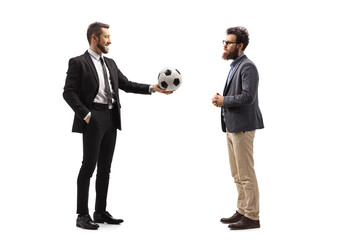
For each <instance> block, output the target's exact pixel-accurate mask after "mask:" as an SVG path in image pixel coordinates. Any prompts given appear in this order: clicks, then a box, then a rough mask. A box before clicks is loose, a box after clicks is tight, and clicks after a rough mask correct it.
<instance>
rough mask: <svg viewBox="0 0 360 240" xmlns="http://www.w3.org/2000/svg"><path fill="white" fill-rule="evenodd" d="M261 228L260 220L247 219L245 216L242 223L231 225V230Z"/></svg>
mask: <svg viewBox="0 0 360 240" xmlns="http://www.w3.org/2000/svg"><path fill="white" fill-rule="evenodd" d="M259 227H260V221H259V220H251V219H250V218H247V217H245V216H244V217H243V218H242V219H241V220H240V221H238V222H236V223H233V224H230V225H229V228H231V230H241V229H250V228H259Z"/></svg>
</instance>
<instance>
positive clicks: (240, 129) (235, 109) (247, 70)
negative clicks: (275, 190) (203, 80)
mask: <svg viewBox="0 0 360 240" xmlns="http://www.w3.org/2000/svg"><path fill="white" fill-rule="evenodd" d="M223 42H224V53H223V59H224V60H230V59H231V60H234V61H233V62H232V63H231V69H230V72H229V75H228V78H227V81H226V84H225V89H224V93H223V96H222V95H220V94H218V93H217V94H216V95H215V96H214V97H213V99H212V103H213V104H214V105H215V106H217V107H221V126H222V130H223V131H224V132H226V136H227V144H228V152H229V160H230V169H231V175H232V177H233V178H234V181H235V184H236V187H237V190H238V201H237V208H238V210H237V211H236V212H235V214H234V215H233V216H232V217H230V218H222V219H221V222H223V223H228V224H229V223H230V225H229V227H230V228H231V229H248V228H259V227H260V221H259V190H258V184H257V180H256V174H255V169H254V159H253V141H254V136H255V130H256V129H261V128H264V124H263V120H262V115H261V112H260V109H259V104H258V85H259V75H258V71H257V69H256V66H255V64H254V63H253V62H252V61H250V60H249V59H248V58H247V57H246V55H245V54H244V50H245V48H246V47H247V45H248V43H249V34H248V31H247V30H246V28H244V27H234V28H229V29H227V36H226V40H224V41H223Z"/></svg>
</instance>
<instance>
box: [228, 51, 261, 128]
mask: <svg viewBox="0 0 360 240" xmlns="http://www.w3.org/2000/svg"><path fill="white" fill-rule="evenodd" d="M258 85H259V74H258V71H257V69H256V66H255V64H254V63H253V62H252V61H250V59H248V58H247V57H246V55H244V56H242V57H241V58H240V59H237V60H236V62H235V66H234V70H233V71H232V73H231V76H230V81H229V84H226V85H225V88H224V93H223V95H224V106H223V110H224V116H225V121H224V117H223V116H221V126H222V130H223V131H224V132H226V129H227V130H228V131H229V132H231V133H236V132H245V131H252V130H255V129H261V128H264V123H263V119H262V115H261V112H260V108H259V101H258Z"/></svg>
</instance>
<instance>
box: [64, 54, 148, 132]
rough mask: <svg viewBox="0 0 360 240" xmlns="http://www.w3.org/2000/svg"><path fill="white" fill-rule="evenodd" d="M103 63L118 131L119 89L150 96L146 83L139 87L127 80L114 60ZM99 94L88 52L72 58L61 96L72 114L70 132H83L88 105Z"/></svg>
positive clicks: (89, 105) (89, 109)
mask: <svg viewBox="0 0 360 240" xmlns="http://www.w3.org/2000/svg"><path fill="white" fill-rule="evenodd" d="M104 60H105V64H106V66H107V68H108V69H109V72H110V80H111V85H112V89H113V91H114V97H115V101H116V107H117V109H118V111H117V112H118V119H117V120H116V122H117V124H116V125H117V128H118V129H119V130H121V118H120V108H121V104H120V98H119V91H118V89H119V88H120V89H122V90H124V91H125V92H133V93H140V94H150V92H149V87H150V85H148V84H140V83H135V82H131V81H129V80H128V79H127V78H126V77H125V76H124V75H123V74H122V72H121V71H120V70H119V69H118V67H117V66H116V64H115V61H114V60H112V59H110V58H106V57H104ZM98 91H99V78H98V75H97V72H96V69H95V65H94V63H93V61H92V59H91V56H90V54H89V52H88V51H86V52H85V53H84V54H83V55H80V56H78V57H74V58H71V59H70V60H69V68H68V71H67V76H66V81H65V86H64V93H63V97H64V99H65V101H66V102H67V103H68V104H69V105H70V107H71V108H72V109H73V110H74V112H75V117H74V123H73V127H72V131H73V132H80V133H82V132H83V131H84V128H85V126H86V124H87V123H86V122H85V121H84V118H85V116H86V115H87V114H88V113H89V112H91V104H92V103H93V101H94V98H95V97H96V95H97V93H98Z"/></svg>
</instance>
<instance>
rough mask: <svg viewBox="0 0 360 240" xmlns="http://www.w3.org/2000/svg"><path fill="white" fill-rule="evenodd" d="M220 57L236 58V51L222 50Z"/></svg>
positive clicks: (226, 58)
mask: <svg viewBox="0 0 360 240" xmlns="http://www.w3.org/2000/svg"><path fill="white" fill-rule="evenodd" d="M222 58H223V59H224V60H230V59H233V60H235V59H237V58H238V52H237V51H236V50H235V51H233V52H224V53H223V55H222Z"/></svg>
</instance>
